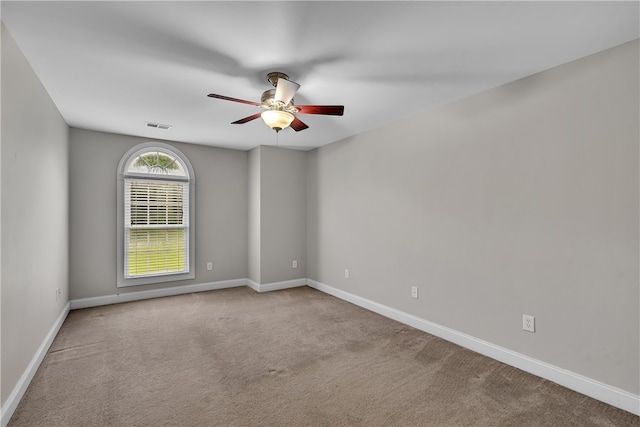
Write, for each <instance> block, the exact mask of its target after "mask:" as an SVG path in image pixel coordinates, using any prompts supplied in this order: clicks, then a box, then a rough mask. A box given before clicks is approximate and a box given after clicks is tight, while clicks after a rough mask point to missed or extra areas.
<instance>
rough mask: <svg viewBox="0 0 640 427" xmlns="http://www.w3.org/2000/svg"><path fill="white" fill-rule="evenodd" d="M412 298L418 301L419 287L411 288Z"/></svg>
mask: <svg viewBox="0 0 640 427" xmlns="http://www.w3.org/2000/svg"><path fill="white" fill-rule="evenodd" d="M411 298H415V299H418V287H417V286H412V287H411Z"/></svg>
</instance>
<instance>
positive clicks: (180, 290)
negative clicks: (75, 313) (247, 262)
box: [71, 279, 247, 310]
mask: <svg viewBox="0 0 640 427" xmlns="http://www.w3.org/2000/svg"><path fill="white" fill-rule="evenodd" d="M246 285H247V279H233V280H222V281H219V282H209V283H199V284H196V285H183V286H173V287H170V288H161V289H151V290H146V291H133V292H125V293H121V294H113V295H104V296H101V297H93V298H80V299H74V300H71V310H76V309H79V308H88V307H97V306H100V305H108V304H117V303H120V302H130V301H140V300H144V299H150V298H160V297H168V296H173V295H182V294H190V293H193V292H204V291H214V290H217V289H226V288H235V287H239V286H246Z"/></svg>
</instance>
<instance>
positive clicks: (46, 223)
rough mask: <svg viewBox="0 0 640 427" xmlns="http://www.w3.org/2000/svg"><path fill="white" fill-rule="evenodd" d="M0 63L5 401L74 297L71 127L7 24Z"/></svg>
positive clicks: (3, 385) (3, 27)
mask: <svg viewBox="0 0 640 427" xmlns="http://www.w3.org/2000/svg"><path fill="white" fill-rule="evenodd" d="M1 63H2V138H1V140H2V147H1V156H0V157H1V158H2V168H1V171H2V173H1V175H2V177H1V178H0V182H1V184H2V187H1V193H2V217H1V218H2V220H1V229H2V237H1V241H2V245H1V254H2V259H1V265H2V270H1V271H2V274H1V279H0V281H1V289H2V291H1V300H2V307H1V308H2V309H1V312H2V314H1V323H2V330H1V334H2V346H1V348H2V353H1V359H2V365H1V366H0V369H1V371H2V380H1V387H0V395H1V397H0V401H1V402H2V405H4V404H5V402H6V400H7V398H8V397H9V394H10V393H11V392H12V391H13V389H14V387H15V386H16V384H17V383H18V380H19V379H20V377H21V376H22V374H23V372H25V370H26V368H27V366H28V365H29V363H30V362H31V360H32V359H33V357H34V356H35V354H36V351H37V350H38V348H39V347H40V345H41V344H42V342H43V341H44V339H45V337H46V335H47V334H48V332H49V331H50V330H51V328H52V326H53V325H54V323H55V321H56V319H57V318H58V316H59V315H60V314H61V313H62V312H63V310H64V307H65V305H66V303H67V301H68V263H69V257H68V232H69V229H68V201H69V192H68V172H67V171H68V160H67V150H68V132H69V128H68V127H67V125H66V123H65V121H64V119H63V118H62V116H61V115H60V114H59V113H58V110H57V109H56V106H55V105H54V104H53V102H52V101H51V98H49V95H48V94H47V92H46V90H45V89H44V87H43V86H42V84H41V83H40V80H39V79H38V77H37V76H36V75H35V73H34V72H33V70H32V68H31V66H30V65H29V63H28V62H27V60H26V59H25V58H24V56H23V55H22V52H20V50H19V48H18V46H17V45H16V43H15V41H14V40H13V38H12V36H11V34H10V33H9V32H8V31H7V30H6V28H5V26H4V24H2V58H1ZM58 288H59V289H61V291H62V294H61V295H60V298H59V299H57V298H56V290H57V289H58Z"/></svg>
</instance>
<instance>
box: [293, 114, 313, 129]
mask: <svg viewBox="0 0 640 427" xmlns="http://www.w3.org/2000/svg"><path fill="white" fill-rule="evenodd" d="M308 127H309V126H307V125H306V124H305V123H303V122H302V120H300V119H299V118H297V117H296V118H294V119H293V121H292V122H291V129H293V130H295V131H296V132H300V131H301V130H305V129H306V128H308Z"/></svg>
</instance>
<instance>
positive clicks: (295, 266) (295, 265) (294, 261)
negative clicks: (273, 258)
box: [292, 259, 298, 268]
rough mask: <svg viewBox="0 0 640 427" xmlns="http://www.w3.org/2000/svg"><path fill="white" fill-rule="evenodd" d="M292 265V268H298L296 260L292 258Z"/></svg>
mask: <svg viewBox="0 0 640 427" xmlns="http://www.w3.org/2000/svg"><path fill="white" fill-rule="evenodd" d="M292 265H293V268H298V260H297V259H294V260H293V264H292Z"/></svg>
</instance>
